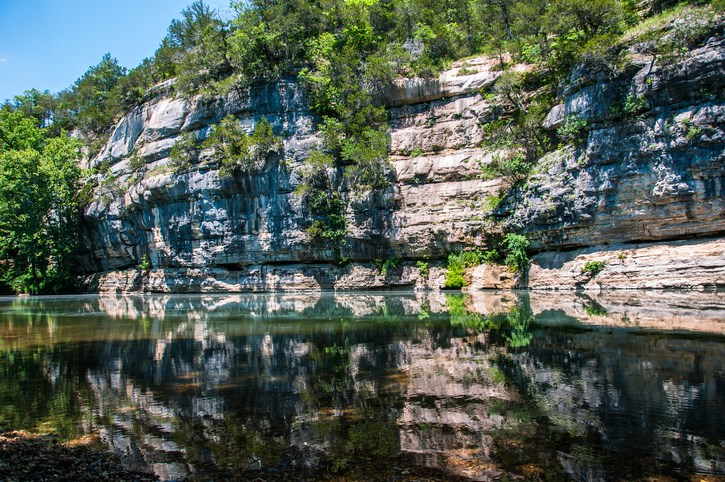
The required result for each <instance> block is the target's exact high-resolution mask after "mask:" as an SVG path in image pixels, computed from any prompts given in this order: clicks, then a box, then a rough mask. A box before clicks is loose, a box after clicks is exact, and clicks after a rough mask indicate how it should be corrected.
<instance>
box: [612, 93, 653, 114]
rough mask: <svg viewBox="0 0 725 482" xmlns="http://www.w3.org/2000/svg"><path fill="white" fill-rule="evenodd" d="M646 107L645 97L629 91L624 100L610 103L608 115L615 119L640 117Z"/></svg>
mask: <svg viewBox="0 0 725 482" xmlns="http://www.w3.org/2000/svg"><path fill="white" fill-rule="evenodd" d="M648 108H649V106H648V104H647V99H645V97H644V96H643V95H640V94H635V93H634V92H630V93H629V95H627V97H626V98H625V99H624V101H622V102H620V103H616V104H614V105H612V110H611V113H610V115H611V117H613V118H615V119H619V118H625V119H641V118H642V114H643V113H644V112H646V111H647V109H648Z"/></svg>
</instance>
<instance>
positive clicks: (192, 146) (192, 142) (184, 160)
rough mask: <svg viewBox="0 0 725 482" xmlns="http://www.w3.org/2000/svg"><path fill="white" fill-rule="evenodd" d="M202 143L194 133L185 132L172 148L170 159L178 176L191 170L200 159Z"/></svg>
mask: <svg viewBox="0 0 725 482" xmlns="http://www.w3.org/2000/svg"><path fill="white" fill-rule="evenodd" d="M199 148H200V143H199V140H198V139H197V138H196V135H195V134H194V133H193V132H184V133H183V134H181V135H180V136H179V137H177V139H176V142H174V145H173V146H172V147H171V151H170V152H169V159H170V160H171V166H172V168H173V169H174V172H175V173H176V174H178V173H180V172H182V171H186V170H188V169H189V168H191V165H192V164H193V163H194V162H195V161H196V160H197V159H198V157H199Z"/></svg>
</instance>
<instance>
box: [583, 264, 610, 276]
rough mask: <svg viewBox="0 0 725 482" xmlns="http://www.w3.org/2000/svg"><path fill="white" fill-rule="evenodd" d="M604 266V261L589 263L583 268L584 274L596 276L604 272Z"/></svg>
mask: <svg viewBox="0 0 725 482" xmlns="http://www.w3.org/2000/svg"><path fill="white" fill-rule="evenodd" d="M604 266H605V263H604V261H587V262H586V264H584V266H582V273H588V274H590V275H592V276H594V275H596V274H597V273H599V272H600V271H602V270H603V269H604Z"/></svg>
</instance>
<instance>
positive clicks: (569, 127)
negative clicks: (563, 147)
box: [556, 114, 589, 145]
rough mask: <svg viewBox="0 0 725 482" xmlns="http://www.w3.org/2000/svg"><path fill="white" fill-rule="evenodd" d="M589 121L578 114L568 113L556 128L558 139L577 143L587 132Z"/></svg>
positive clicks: (567, 142)
mask: <svg viewBox="0 0 725 482" xmlns="http://www.w3.org/2000/svg"><path fill="white" fill-rule="evenodd" d="M588 126H589V123H588V122H587V120H586V119H582V118H581V117H579V116H578V115H576V114H574V115H570V116H568V117H567V118H566V121H565V122H564V124H563V125H562V126H561V127H559V128H558V129H557V130H556V134H557V135H558V136H559V139H560V140H561V141H562V142H564V143H565V144H574V145H579V143H580V142H581V141H582V140H583V139H584V137H585V136H586V134H587V130H588V129H587V128H588Z"/></svg>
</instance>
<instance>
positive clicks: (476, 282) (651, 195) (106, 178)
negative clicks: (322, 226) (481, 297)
mask: <svg viewBox="0 0 725 482" xmlns="http://www.w3.org/2000/svg"><path fill="white" fill-rule="evenodd" d="M723 47H725V43H724V41H723V40H722V39H721V38H719V37H717V36H713V37H712V38H710V39H709V40H708V41H707V43H705V44H704V45H701V46H700V47H698V48H696V49H694V50H692V51H691V52H689V53H687V54H685V55H683V57H682V58H681V59H679V60H677V61H676V62H671V63H669V64H662V65H660V63H658V62H655V63H653V62H652V59H651V58H648V57H647V56H645V55H641V54H635V53H633V54H632V56H631V59H632V62H631V65H630V67H629V68H627V69H624V71H623V72H622V73H620V74H617V75H614V76H612V75H605V74H604V73H602V72H601V71H596V72H595V71H592V70H591V69H589V70H588V69H586V68H579V69H577V70H576V71H575V72H573V73H572V77H571V79H570V82H569V83H568V85H566V86H563V87H562V89H561V95H560V103H559V104H558V105H557V106H555V107H554V109H552V111H551V112H550V113H549V115H548V116H547V118H546V120H545V122H544V126H545V128H548V129H555V128H557V127H559V126H561V125H563V124H564V123H565V122H566V120H567V119H568V118H570V116H573V115H575V116H578V118H580V119H584V120H585V121H586V137H585V138H584V139H582V140H581V141H580V142H579V144H578V145H576V146H571V145H570V146H564V147H562V148H561V149H559V150H556V151H554V152H552V153H549V154H548V155H546V156H545V157H544V158H542V159H541V160H540V161H539V162H538V163H537V165H536V167H535V168H534V171H533V173H532V174H531V175H530V176H529V179H528V182H527V183H526V184H525V185H524V186H523V187H518V188H516V189H515V190H513V191H511V192H509V194H508V196H507V197H506V199H505V200H504V202H503V203H501V204H500V205H499V207H498V208H497V210H496V211H495V212H494V214H495V216H496V218H497V219H498V226H493V225H492V224H491V222H490V221H489V220H487V214H490V212H491V209H490V205H491V203H490V200H491V198H492V197H493V196H498V195H499V194H500V193H501V192H504V191H506V190H507V189H508V186H509V182H508V181H506V180H505V179H503V178H501V179H494V180H483V179H482V176H481V166H482V165H486V164H489V163H490V162H491V161H492V160H493V159H494V158H495V157H496V156H499V155H504V154H506V152H505V151H498V150H496V149H495V148H493V147H492V144H491V142H490V141H491V139H490V137H489V133H488V131H487V129H486V125H487V123H488V122H490V121H492V120H495V119H497V118H499V117H500V116H501V115H505V109H504V110H503V111H502V110H501V102H502V99H501V97H500V96H497V95H494V94H495V92H494V91H493V90H492V88H491V86H492V85H495V82H496V80H497V79H498V77H499V76H500V74H501V73H500V72H499V71H497V65H496V62H493V61H491V60H489V59H486V58H479V59H470V60H467V61H466V62H465V63H458V64H456V65H454V67H453V69H451V70H450V71H447V72H444V73H443V74H441V76H440V77H439V78H438V79H433V80H420V79H406V80H400V81H397V82H396V83H395V84H394V85H393V86H391V88H390V91H389V92H387V94H386V98H385V99H384V100H385V102H386V105H387V106H388V113H389V124H390V126H391V163H392V168H393V171H394V174H393V175H392V176H393V177H391V179H392V182H391V184H390V186H389V187H388V188H386V189H384V190H380V191H378V192H373V193H371V192H359V191H358V190H356V189H355V188H354V186H347V185H346V184H345V183H344V182H342V183H341V195H342V197H343V199H344V201H345V203H346V206H347V208H346V212H345V215H346V217H347V219H348V223H349V232H348V236H347V238H346V242H345V244H344V245H343V246H342V247H341V249H333V248H334V247H333V246H330V245H328V244H325V243H317V242H312V241H311V240H310V239H309V238H308V236H307V234H306V232H305V229H306V228H307V227H308V226H309V225H310V223H311V220H310V216H309V213H308V210H307V206H306V205H305V203H304V202H303V200H302V199H301V197H300V196H299V195H298V194H297V193H296V192H295V189H296V187H297V185H298V183H299V179H300V169H301V166H302V163H303V161H304V159H305V158H306V157H307V156H308V154H309V152H310V150H311V149H312V148H314V147H315V146H316V145H318V144H319V143H320V141H321V135H320V133H319V132H318V131H317V130H316V123H317V121H318V120H319V119H317V118H316V117H315V115H314V114H313V113H311V112H310V110H309V108H308V106H307V103H306V97H305V92H304V91H303V90H302V89H301V88H300V86H299V85H298V84H297V83H296V81H295V79H282V80H280V81H278V82H276V83H274V84H257V85H253V86H251V87H248V88H246V89H243V90H237V91H232V92H230V93H229V94H227V95H225V96H221V97H213V98H210V97H205V96H197V97H193V98H181V97H171V96H169V95H168V94H166V92H168V91H169V89H168V86H166V88H163V89H162V88H159V89H157V92H158V93H159V94H158V97H156V98H154V99H153V100H150V101H149V102H147V103H145V104H143V105H142V106H140V107H138V108H136V109H135V110H134V111H133V112H131V113H129V114H128V115H127V116H126V117H124V118H123V119H122V120H121V121H120V123H119V124H118V126H117V127H116V129H115V131H114V132H113V134H112V136H111V138H110V139H109V142H108V144H107V145H106V146H105V147H104V149H103V150H102V152H101V153H100V154H99V155H98V156H97V157H96V158H95V159H93V160H92V161H91V167H93V166H95V167H96V169H98V170H100V171H101V172H99V174H97V176H96V180H97V184H98V188H97V189H96V193H95V194H96V199H95V201H94V202H93V203H92V204H91V205H90V206H89V207H88V208H87V209H86V211H85V221H86V227H85V230H84V233H83V234H84V236H83V238H84V243H85V244H84V249H83V252H81V253H80V256H79V265H80V269H81V271H82V272H83V273H85V275H86V278H85V279H86V286H87V287H88V289H90V290H94V291H96V290H98V291H137V290H141V291H154V292H175V291H186V292H204V291H268V290H318V289H327V288H333V289H354V288H382V287H387V286H400V285H408V286H413V285H416V284H417V285H418V286H419V287H427V288H439V287H440V286H441V285H442V277H441V276H438V277H437V278H435V277H434V278H425V277H422V276H421V273H419V271H418V270H417V269H416V268H415V267H414V265H415V262H416V261H417V260H431V261H430V263H431V265H432V266H433V265H435V264H436V260H438V261H439V264H443V260H444V259H445V258H446V256H447V255H448V254H449V253H450V252H453V251H456V250H459V249H462V248H465V247H474V246H480V247H485V246H487V244H488V242H489V239H490V237H491V235H492V233H500V232H501V230H502V229H503V230H506V231H517V232H523V233H525V234H526V235H527V237H528V238H529V239H530V240H531V242H532V248H533V249H534V250H536V251H540V252H543V253H542V254H541V255H540V256H539V257H538V258H536V260H535V262H534V264H533V267H532V269H531V272H530V273H529V275H528V278H526V277H524V278H523V279H522V280H519V279H518V278H517V277H514V276H511V275H510V273H507V272H506V271H505V270H502V269H493V268H487V267H481V268H479V269H478V271H476V272H475V273H471V274H470V276H471V280H472V284H473V287H474V288H475V287H485V288H491V287H495V288H505V287H511V286H521V283H520V281H522V282H523V283H528V285H527V286H529V287H545V288H559V289H569V288H574V289H576V288H583V289H586V288H592V287H596V288H610V287H611V288H631V287H636V288H664V287H679V288H692V287H720V286H723V274H722V270H723V268H722V267H723V265H724V264H725V263H723V253H722V242H721V236H722V233H723V232H725V201H724V200H725V192H724V187H723V186H724V183H723V181H724V180H725V100H724V99H723V98H722V92H723V88H725V80H723V77H722V75H720V74H721V72H722V71H723V66H724V65H723V64H724V63H725V48H723ZM521 69H522V70H526V68H525V67H522V68H521ZM626 99H630V100H632V102H634V103H635V104H636V108H632V107H631V106H630V107H628V108H629V109H630V110H627V109H624V110H623V107H622V105H623V102H624V101H625V100H626ZM228 114H232V115H235V116H236V117H237V118H239V119H240V122H241V123H242V125H244V126H245V127H247V128H249V129H250V130H251V129H252V127H253V126H254V124H255V122H257V121H259V120H260V119H261V118H262V117H266V118H267V119H268V120H269V122H270V123H271V124H272V125H273V127H274V130H275V132H276V133H277V134H279V135H281V136H282V138H283V145H284V149H283V153H282V154H280V155H278V156H273V157H271V158H269V159H267V161H266V163H265V165H264V166H262V169H261V170H260V172H258V173H256V174H253V175H248V176H244V177H240V178H224V177H221V176H220V175H219V159H214V158H213V156H212V155H211V153H210V152H202V153H201V156H200V158H199V160H198V161H197V162H196V163H195V164H194V165H192V166H191V168H189V169H183V170H179V169H178V167H176V166H174V165H173V163H171V161H170V160H169V158H168V156H169V151H170V149H171V147H172V146H173V145H174V143H175V142H176V141H177V140H178V138H179V136H180V135H181V134H182V133H185V132H191V133H194V134H195V135H196V136H197V138H199V139H204V138H205V137H206V136H208V134H209V131H210V126H212V125H213V124H214V123H216V122H218V121H219V120H220V119H221V118H223V117H224V116H225V115H228ZM104 168H107V170H105V171H104V170H103V169H104ZM343 170H344V168H342V167H341V168H338V170H337V172H335V173H333V174H334V176H335V177H336V178H337V179H342V178H343V176H342V174H343ZM694 237H704V238H709V239H710V240H711V243H710V244H708V243H700V242H691V243H690V244H687V243H685V244H683V243H679V244H678V243H674V244H673V243H672V241H673V240H687V239H691V238H694ZM629 243H635V244H632V245H631V246H630V245H629ZM647 243H663V244H662V245H660V246H659V247H658V246H655V245H651V244H648V245H647V246H646V247H642V246H641V245H643V244H647ZM612 245H617V246H621V247H620V248H617V249H618V250H619V251H616V250H614V249H613V248H612V247H611V246H612ZM700 248H702V249H704V251H702V252H701V251H699V250H700ZM572 249H583V250H584V251H581V252H567V253H566V254H557V253H556V252H558V251H560V250H567V251H568V250H572ZM693 249H694V251H693ZM620 251H622V252H625V257H626V259H625V260H620V259H619V258H618V256H619V252H620ZM630 251H631V253H633V254H632V256H628V255H627V254H626V253H627V252H630ZM634 253H636V254H634ZM651 253H654V254H651ZM683 253H689V254H691V256H684V257H683ZM144 256H148V257H149V259H150V261H151V265H152V269H151V270H147V271H141V270H140V269H139V268H138V266H139V264H140V262H141V259H142V258H143V257H144ZM612 256H614V257H615V258H616V261H617V262H614V261H615V260H614V259H612ZM590 258H591V259H595V258H597V259H599V258H601V259H602V260H604V261H605V263H606V268H605V269H604V270H603V271H602V272H601V273H600V274H598V275H597V276H596V277H593V278H592V279H584V277H583V275H582V274H581V266H580V264H581V263H582V262H585V261H583V260H585V259H590ZM385 259H391V260H393V259H397V260H399V262H398V264H397V267H396V268H395V269H393V270H391V271H390V272H386V273H385V276H383V275H382V274H381V271H380V270H379V269H378V268H377V267H376V266H379V265H380V261H382V260H385ZM684 259H687V260H689V261H684ZM376 260H378V263H377V265H376V263H375V261H376ZM426 262H428V261H426ZM619 266H621V269H619V268H616V267H619ZM577 270H578V271H577Z"/></svg>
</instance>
